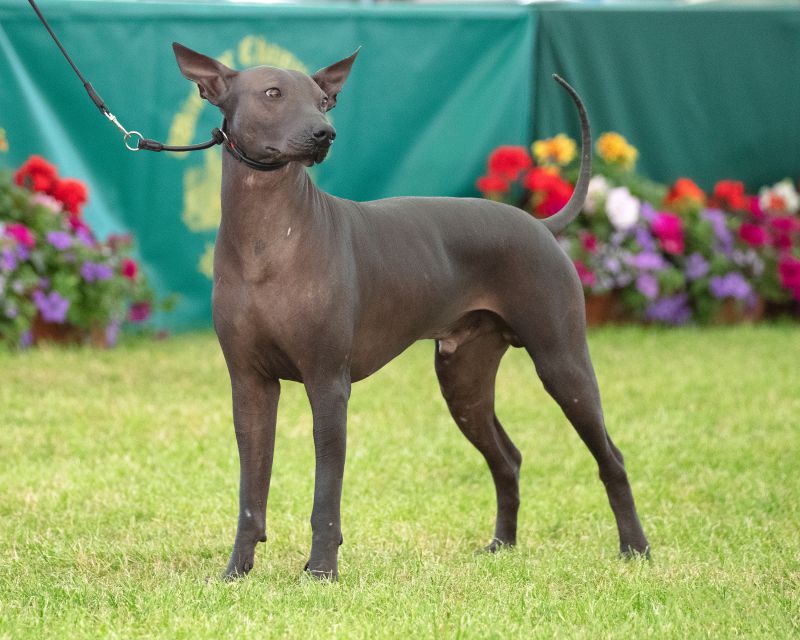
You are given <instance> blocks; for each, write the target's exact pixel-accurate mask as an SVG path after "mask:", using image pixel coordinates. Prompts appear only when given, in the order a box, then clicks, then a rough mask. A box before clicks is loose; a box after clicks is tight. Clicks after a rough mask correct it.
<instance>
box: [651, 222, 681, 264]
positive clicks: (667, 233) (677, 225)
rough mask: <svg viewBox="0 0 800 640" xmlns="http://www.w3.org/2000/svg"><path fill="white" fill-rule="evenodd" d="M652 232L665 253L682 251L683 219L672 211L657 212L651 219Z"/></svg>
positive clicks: (676, 253) (675, 253)
mask: <svg viewBox="0 0 800 640" xmlns="http://www.w3.org/2000/svg"><path fill="white" fill-rule="evenodd" d="M653 234H654V235H655V236H656V237H657V238H658V241H659V242H660V243H661V248H662V249H663V250H664V251H666V252H667V253H671V254H673V255H679V254H681V253H683V221H682V220H681V218H680V216H678V215H676V214H674V213H657V214H656V216H655V218H654V219H653Z"/></svg>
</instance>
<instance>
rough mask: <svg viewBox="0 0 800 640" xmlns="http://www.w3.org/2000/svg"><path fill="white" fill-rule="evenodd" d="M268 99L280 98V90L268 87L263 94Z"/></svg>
mask: <svg viewBox="0 0 800 640" xmlns="http://www.w3.org/2000/svg"><path fill="white" fill-rule="evenodd" d="M264 93H265V94H266V96H267V97H268V98H280V97H281V90H280V89H278V87H270V88H269V89H267V90H266V91H265V92H264Z"/></svg>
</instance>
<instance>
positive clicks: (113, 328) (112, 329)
mask: <svg viewBox="0 0 800 640" xmlns="http://www.w3.org/2000/svg"><path fill="white" fill-rule="evenodd" d="M120 324H121V323H120V321H119V320H112V321H111V322H109V323H108V326H107V327H106V344H107V345H108V346H109V347H114V346H116V345H117V339H118V338H119V328H120Z"/></svg>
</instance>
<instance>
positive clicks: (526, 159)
mask: <svg viewBox="0 0 800 640" xmlns="http://www.w3.org/2000/svg"><path fill="white" fill-rule="evenodd" d="M531 151H532V155H531V153H530V152H529V151H528V149H526V148H525V147H519V146H503V147H498V148H497V149H495V150H494V151H493V152H492V154H491V155H490V156H489V160H488V171H487V174H486V175H485V176H482V177H481V178H479V179H478V181H477V187H478V189H479V190H480V191H481V193H482V194H483V195H484V197H486V198H489V199H492V200H497V201H501V202H506V203H508V204H512V205H515V206H517V207H520V208H522V209H525V210H526V211H528V212H530V213H531V214H532V215H534V216H536V217H539V218H546V217H548V216H550V215H553V214H554V213H555V212H556V211H558V210H559V209H560V208H561V207H562V206H563V205H564V204H565V203H566V202H567V200H568V199H569V197H570V195H571V194H572V188H573V183H574V181H575V179H576V178H577V173H578V166H577V165H578V162H577V158H576V156H577V148H576V144H575V141H574V140H572V139H570V138H568V137H567V136H565V135H563V134H559V135H558V136H556V137H554V138H550V139H548V140H540V141H537V142H535V143H533V145H532V147H531ZM637 158H638V151H637V150H636V148H635V147H633V146H632V145H630V144H629V143H628V142H627V140H625V138H623V137H622V136H621V135H619V134H617V133H613V132H611V133H605V134H603V135H602V136H600V138H599V139H598V140H597V144H596V147H595V157H594V165H593V166H594V175H593V177H592V179H591V182H590V184H589V192H588V195H587V198H586V203H585V205H584V210H583V213H582V215H581V216H579V218H578V219H577V220H576V221H575V222H574V223H573V224H572V225H570V226H569V227H568V229H567V230H566V231H565V232H564V234H563V235H561V236H560V237H559V241H560V243H561V244H562V246H563V247H564V250H565V251H566V252H567V253H568V254H569V256H570V257H571V258H572V260H573V263H574V264H575V268H576V270H577V272H578V275H579V277H580V279H581V282H582V283H583V286H584V291H585V293H586V295H587V301H590V302H591V304H587V310H588V311H589V312H590V320H595V321H600V320H602V319H603V318H595V317H593V316H591V314H593V313H605V314H606V317H605V319H606V320H623V319H636V320H639V321H646V322H656V323H662V324H670V325H679V324H685V323H688V322H692V321H696V322H723V323H724V322H734V321H739V320H753V319H757V318H758V317H759V316H760V314H761V312H763V310H764V307H765V304H766V305H768V306H769V307H770V309H773V310H774V309H778V310H783V311H787V312H790V313H794V314H796V313H797V309H798V302H799V301H800V217H798V209H800V196H798V192H797V190H796V189H795V186H794V184H793V183H792V181H791V180H789V179H786V180H782V181H781V182H778V183H777V184H775V185H772V186H768V187H763V188H762V189H760V190H759V192H758V194H756V195H748V194H746V193H745V188H744V185H743V184H742V183H741V182H736V181H732V180H723V181H721V182H719V183H717V185H716V186H715V187H714V190H713V192H712V193H711V194H706V193H704V192H703V191H702V190H701V189H700V188H699V187H698V186H697V185H696V184H695V183H694V182H693V181H692V180H690V179H688V178H680V179H679V180H677V181H676V182H675V184H674V185H672V186H669V187H668V186H666V185H661V184H658V183H655V182H652V181H650V180H647V179H645V178H643V177H642V176H640V175H638V174H637V173H636V171H635V167H636V160H637ZM595 298H598V299H602V300H603V301H604V302H602V303H600V302H598V301H596V300H594V299H595ZM599 309H605V311H604V312H600V311H597V310H599Z"/></svg>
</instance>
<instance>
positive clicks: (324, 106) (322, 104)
mask: <svg viewBox="0 0 800 640" xmlns="http://www.w3.org/2000/svg"><path fill="white" fill-rule="evenodd" d="M319 108H320V109H322V110H323V111H326V110H327V109H328V98H323V99H322V102H320V103H319Z"/></svg>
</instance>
